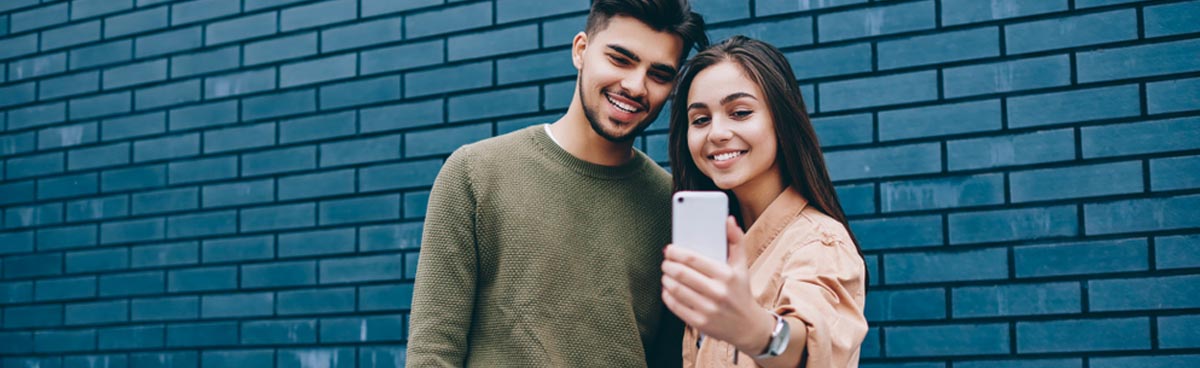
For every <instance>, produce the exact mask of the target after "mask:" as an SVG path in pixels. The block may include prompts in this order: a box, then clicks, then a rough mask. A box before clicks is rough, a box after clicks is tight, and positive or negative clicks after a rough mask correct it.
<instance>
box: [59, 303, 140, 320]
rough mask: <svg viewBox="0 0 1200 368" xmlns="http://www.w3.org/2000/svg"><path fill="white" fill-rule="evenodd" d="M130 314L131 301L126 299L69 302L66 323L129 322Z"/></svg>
mask: <svg viewBox="0 0 1200 368" xmlns="http://www.w3.org/2000/svg"><path fill="white" fill-rule="evenodd" d="M128 314H129V302H128V301H126V300H114V301H104V302H93V303H79V304H68V305H67V309H66V316H67V317H66V324H68V325H90V324H100V323H115V322H127V321H128V320H129V319H128V317H127V316H128Z"/></svg>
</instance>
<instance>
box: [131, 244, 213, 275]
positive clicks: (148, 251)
mask: <svg viewBox="0 0 1200 368" xmlns="http://www.w3.org/2000/svg"><path fill="white" fill-rule="evenodd" d="M129 253H130V254H129V259H130V266H131V267H135V268H137V267H162V266H179V265H189V264H195V263H198V262H199V261H200V247H199V243H198V242H195V241H191V242H178V243H166V244H159V245H145V246H138V247H132V248H130V249H129Z"/></svg>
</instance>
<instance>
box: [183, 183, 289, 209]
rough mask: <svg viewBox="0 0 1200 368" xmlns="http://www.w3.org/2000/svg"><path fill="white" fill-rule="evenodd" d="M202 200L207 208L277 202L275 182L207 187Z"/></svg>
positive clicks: (203, 191)
mask: <svg viewBox="0 0 1200 368" xmlns="http://www.w3.org/2000/svg"><path fill="white" fill-rule="evenodd" d="M201 198H204V207H205V208H208V207H225V206H240V205H247V204H255V203H265V202H271V201H274V200H275V182H274V181H273V180H271V179H264V180H254V181H241V182H235V183H227V184H216V185H206V186H204V189H203V190H202V194H201Z"/></svg>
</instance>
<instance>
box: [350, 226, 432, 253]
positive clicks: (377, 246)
mask: <svg viewBox="0 0 1200 368" xmlns="http://www.w3.org/2000/svg"><path fill="white" fill-rule="evenodd" d="M423 228H424V227H423V226H422V223H420V222H405V223H401V224H399V225H378V226H363V227H360V228H359V229H358V239H359V240H358V242H359V251H362V252H369V251H380V250H393V249H417V248H419V247H420V246H421V231H422V229H423Z"/></svg>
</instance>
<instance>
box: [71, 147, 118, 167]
mask: <svg viewBox="0 0 1200 368" xmlns="http://www.w3.org/2000/svg"><path fill="white" fill-rule="evenodd" d="M129 153H130V145H129V143H115V144H109V145H104V146H95V147H90V148H79V149H73V150H71V151H70V152H68V153H67V169H69V170H85V169H95V168H101V167H109V166H117V165H127V164H129Z"/></svg>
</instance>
